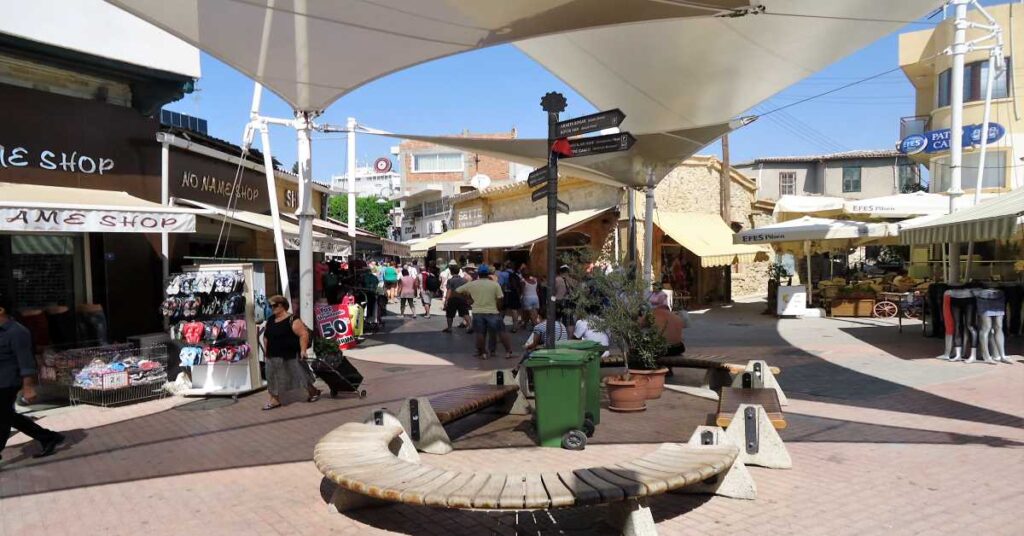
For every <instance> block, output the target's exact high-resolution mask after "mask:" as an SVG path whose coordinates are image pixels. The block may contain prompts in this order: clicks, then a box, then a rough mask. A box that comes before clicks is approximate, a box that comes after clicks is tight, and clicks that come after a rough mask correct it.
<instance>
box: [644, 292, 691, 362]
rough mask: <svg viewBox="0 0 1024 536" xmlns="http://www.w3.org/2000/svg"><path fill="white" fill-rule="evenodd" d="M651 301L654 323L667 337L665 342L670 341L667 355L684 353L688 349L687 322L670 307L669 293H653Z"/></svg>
mask: <svg viewBox="0 0 1024 536" xmlns="http://www.w3.org/2000/svg"><path fill="white" fill-rule="evenodd" d="M649 302H650V304H651V314H652V315H653V316H654V325H655V326H657V327H658V329H659V330H660V331H661V336H662V337H665V342H666V343H668V351H667V352H666V353H665V355H682V354H683V352H685V351H686V345H685V344H683V329H684V328H685V327H686V323H685V322H683V319H682V318H679V316H678V315H676V314H674V313H673V312H672V310H671V309H669V307H668V295H667V294H665V293H664V292H662V291H658V292H654V293H652V294H651V297H650V299H649ZM641 320H642V318H641Z"/></svg>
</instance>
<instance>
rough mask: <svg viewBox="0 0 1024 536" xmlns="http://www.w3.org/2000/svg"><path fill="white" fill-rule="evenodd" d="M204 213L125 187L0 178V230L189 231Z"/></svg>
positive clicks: (75, 231)
mask: <svg viewBox="0 0 1024 536" xmlns="http://www.w3.org/2000/svg"><path fill="white" fill-rule="evenodd" d="M205 212H206V211H204V210H196V209H192V208H180V207H167V206H164V205H161V204H160V203H153V202H152V201H146V200H145V199H141V198H138V197H135V196H133V195H129V194H128V193H127V192H118V191H113V190H90V189H86V188H66V187H62V186H43V185H40V184H18V183H9V182H0V231H10V232H18V231H33V232H52V233H191V232H195V230H196V214H203V213H205Z"/></svg>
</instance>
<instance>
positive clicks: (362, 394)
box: [359, 389, 366, 398]
mask: <svg viewBox="0 0 1024 536" xmlns="http://www.w3.org/2000/svg"><path fill="white" fill-rule="evenodd" d="M359 398H366V389H363V390H362V391H359Z"/></svg>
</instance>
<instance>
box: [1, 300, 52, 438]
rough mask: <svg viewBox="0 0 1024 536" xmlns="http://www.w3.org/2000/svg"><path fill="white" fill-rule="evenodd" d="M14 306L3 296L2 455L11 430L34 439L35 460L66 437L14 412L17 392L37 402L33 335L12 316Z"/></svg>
mask: <svg viewBox="0 0 1024 536" xmlns="http://www.w3.org/2000/svg"><path fill="white" fill-rule="evenodd" d="M10 311H11V304H10V303H8V301H7V299H6V298H5V297H3V296H0V454H2V453H3V449H4V447H6V446H7V439H8V437H9V436H10V435H11V428H12V427H13V428H14V429H15V430H18V431H19V432H22V433H24V434H25V435H27V436H29V437H31V438H32V439H35V440H36V441H38V442H39V444H40V445H42V451H41V452H40V453H39V454H36V455H35V456H34V457H35V458H42V457H43V456H49V455H51V454H53V452H54V450H56V449H57V446H59V445H60V444H61V443H63V442H64V436H63V435H61V434H59V433H57V432H54V431H52V430H47V429H45V428H43V427H41V426H39V425H38V424H36V423H34V422H32V420H31V419H29V418H28V417H25V416H24V415H20V414H19V413H18V412H17V411H15V409H14V401H15V400H16V399H17V398H18V391H19V390H20V391H21V392H22V397H23V398H24V399H25V401H26V402H28V403H30V404H31V403H32V402H34V401H35V399H36V372H37V371H36V359H35V356H33V355H32V335H31V334H30V333H29V331H28V329H26V328H25V326H23V325H21V324H19V323H18V322H16V321H15V320H14V319H13V318H11V316H10Z"/></svg>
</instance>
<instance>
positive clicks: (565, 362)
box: [526, 348, 590, 368]
mask: <svg viewBox="0 0 1024 536" xmlns="http://www.w3.org/2000/svg"><path fill="white" fill-rule="evenodd" d="M589 360H590V355H589V354H588V353H586V352H583V351H580V350H573V349H571V348H542V349H540V350H534V351H533V353H531V354H530V358H529V359H527V360H526V366H527V367H530V368H537V367H575V366H581V365H583V364H584V363H586V362H587V361H589Z"/></svg>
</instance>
